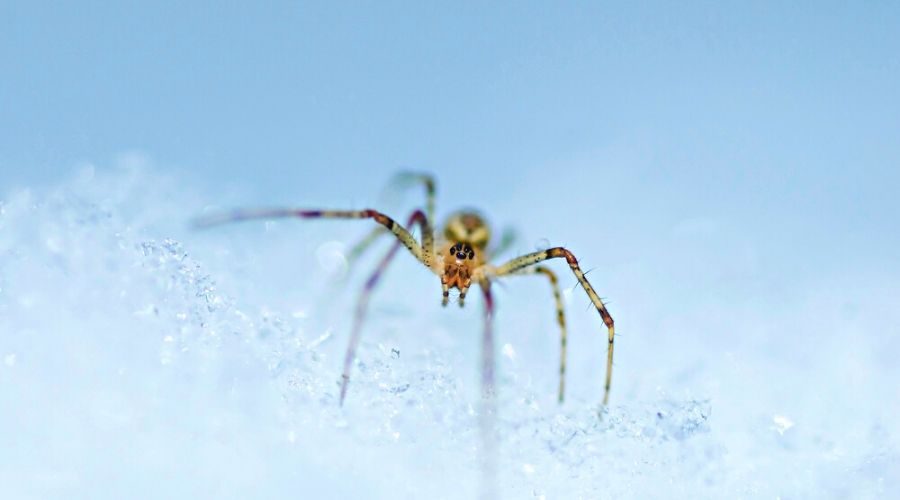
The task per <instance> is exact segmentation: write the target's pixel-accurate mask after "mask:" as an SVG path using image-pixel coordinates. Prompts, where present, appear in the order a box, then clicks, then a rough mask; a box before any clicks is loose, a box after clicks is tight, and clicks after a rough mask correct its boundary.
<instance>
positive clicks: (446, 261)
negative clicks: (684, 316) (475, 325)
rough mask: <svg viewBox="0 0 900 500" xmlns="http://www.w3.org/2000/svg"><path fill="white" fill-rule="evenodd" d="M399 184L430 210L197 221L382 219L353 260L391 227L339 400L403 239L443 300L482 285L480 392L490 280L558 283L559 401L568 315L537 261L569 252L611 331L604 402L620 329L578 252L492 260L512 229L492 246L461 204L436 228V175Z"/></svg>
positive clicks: (490, 311)
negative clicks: (420, 196)
mask: <svg viewBox="0 0 900 500" xmlns="http://www.w3.org/2000/svg"><path fill="white" fill-rule="evenodd" d="M395 182H396V183H398V184H406V185H409V184H413V183H414V184H421V185H422V186H423V187H424V188H425V194H426V205H425V211H424V212H423V211H422V210H421V209H417V210H415V211H413V212H412V214H410V216H409V218H408V219H407V223H406V226H403V225H401V224H399V223H397V222H396V221H395V220H394V219H392V218H391V217H389V216H387V215H385V214H384V213H382V212H380V211H378V210H373V209H365V210H311V209H293V208H263V209H244V210H236V211H232V212H228V213H222V214H216V215H212V216H207V217H203V218H200V219H197V220H195V227H201V228H202V227H209V226H213V225H218V224H224V223H230V222H237V221H243V220H249V219H273V218H300V219H371V220H373V221H374V222H375V223H377V224H379V226H376V227H375V228H374V229H373V231H372V232H371V233H370V234H369V235H368V236H367V237H366V238H364V239H363V240H362V241H360V243H358V244H357V245H356V246H354V247H353V249H352V250H351V252H350V254H349V260H354V259H356V258H357V257H359V256H360V255H361V254H362V253H363V252H364V251H365V250H366V249H367V248H368V247H369V246H370V245H371V244H372V243H373V242H374V241H376V240H377V239H378V237H380V236H381V235H384V234H391V235H393V236H394V237H395V238H396V242H395V243H394V245H393V246H392V247H391V249H390V250H389V251H388V252H387V253H386V254H385V255H384V257H383V258H382V259H381V261H380V262H379V264H378V266H377V267H376V269H375V270H374V272H373V273H372V274H371V275H370V276H369V278H368V280H366V282H365V285H364V286H363V289H362V291H361V292H360V296H359V299H358V300H357V304H356V310H355V314H354V319H353V326H352V331H351V335H350V343H349V345H348V346H347V351H346V355H345V357H344V367H343V372H342V375H341V392H340V404H341V405H343V403H344V399H345V397H346V395H347V386H348V384H349V382H350V369H351V367H352V365H353V360H354V358H355V355H356V349H357V346H358V345H359V340H360V333H361V327H362V323H363V320H364V318H365V315H366V310H367V308H368V303H369V299H370V298H371V295H372V292H373V290H374V289H375V286H376V285H377V283H378V281H379V279H380V278H381V275H382V274H383V273H384V271H385V269H387V267H388V265H389V264H390V262H391V261H392V260H393V258H394V256H395V255H396V253H397V251H398V249H399V248H400V246H401V245H402V246H405V247H406V249H407V250H408V251H409V253H410V254H411V255H412V256H413V257H415V259H416V260H418V261H419V262H420V263H421V264H422V265H423V266H424V267H425V268H426V269H428V270H430V271H431V272H433V273H434V274H435V275H437V276H438V277H439V278H440V280H441V289H442V293H443V297H442V305H444V306H446V305H447V304H448V302H449V300H450V290H451V289H453V288H456V289H458V290H459V301H458V303H459V306H460V307H463V306H464V305H465V299H466V295H467V293H468V291H469V288H470V287H471V286H472V284H477V285H478V286H479V288H480V289H481V293H482V296H483V297H484V334H483V337H482V392H483V395H485V396H489V395H491V394H492V393H493V390H494V340H493V330H492V320H493V316H494V298H493V295H492V293H491V282H492V281H494V280H497V279H501V278H506V277H512V276H522V275H533V274H541V275H544V276H545V277H547V279H548V280H549V282H550V286H551V288H552V290H553V297H554V300H555V302H556V318H557V322H558V323H559V330H560V344H561V348H560V365H559V390H558V400H559V402H560V403H562V402H563V399H564V394H565V374H566V319H565V312H564V309H563V301H562V296H561V294H560V289H559V280H558V279H557V276H556V273H554V272H553V271H552V270H550V269H549V268H547V267H544V266H540V265H537V264H539V263H541V262H543V261H546V260H550V259H565V260H566V263H568V265H569V268H570V269H571V270H572V273H574V274H575V278H576V279H577V280H578V283H579V284H580V285H581V288H582V289H584V291H585V292H586V293H587V296H588V298H590V300H591V302H592V303H593V305H594V307H595V308H596V309H597V312H598V313H599V314H600V318H601V319H602V320H603V323H604V324H605V325H606V328H607V330H608V333H609V337H608V340H609V348H608V350H607V356H606V382H605V384H604V386H603V405H604V406H605V405H606V404H607V402H608V401H609V390H610V384H611V381H612V362H613V339H614V337H615V328H614V326H613V319H612V316H610V314H609V312H608V311H607V310H606V306H605V305H604V303H603V301H602V300H601V299H600V296H599V295H597V292H595V291H594V288H593V287H592V286H591V284H590V283H589V282H588V280H587V278H586V277H585V275H584V272H582V270H581V268H580V267H579V266H578V260H577V259H576V258H575V255H573V254H572V252H570V251H569V250H568V249H566V248H563V247H553V248H549V249H547V250H541V251H538V252H533V253H529V254H525V255H521V256H519V257H516V258H513V259H510V260H508V261H506V262H504V263H502V264H500V265H492V264H490V263H489V262H490V260H491V259H492V258H493V257H494V256H496V255H497V254H500V253H502V252H503V251H504V250H505V249H506V248H507V247H508V246H509V245H510V243H511V242H512V235H511V234H510V233H506V234H505V235H504V237H503V238H502V241H501V242H500V244H499V245H497V246H496V247H494V248H489V246H488V245H489V243H490V239H491V230H490V228H489V226H488V225H487V223H486V221H485V219H484V217H482V215H481V214H479V213H478V212H476V211H474V210H461V211H458V212H455V213H453V214H451V215H450V216H449V217H448V219H447V221H446V223H445V224H444V227H443V231H442V232H441V233H440V234H435V232H434V228H435V226H434V205H435V201H434V200H435V182H434V178H433V177H432V176H430V175H428V174H422V173H410V172H407V173H402V174H399V175H398V176H397V178H396V179H395ZM415 227H418V228H419V231H420V233H421V242H419V241H416V239H415V237H413V235H412V231H413V230H414V229H415Z"/></svg>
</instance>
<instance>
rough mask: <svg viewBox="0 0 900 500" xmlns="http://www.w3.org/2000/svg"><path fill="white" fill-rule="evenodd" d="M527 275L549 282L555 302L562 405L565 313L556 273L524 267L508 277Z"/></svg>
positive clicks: (564, 381)
mask: <svg viewBox="0 0 900 500" xmlns="http://www.w3.org/2000/svg"><path fill="white" fill-rule="evenodd" d="M528 274H543V275H544V276H546V277H547V279H548V280H549V281H550V287H551V288H552V289H553V300H554V301H555V302H556V321H557V323H559V341H560V348H559V402H560V403H562V402H563V398H564V396H565V391H566V313H565V309H564V308H563V300H562V293H560V290H559V280H558V279H557V278H556V273H554V272H553V271H551V270H550V269H548V268H546V267H543V266H536V267H526V268H525V269H520V270H518V271H515V272H512V273H509V275H510V276H521V275H528Z"/></svg>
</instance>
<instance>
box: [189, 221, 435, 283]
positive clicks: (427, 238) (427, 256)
mask: <svg viewBox="0 0 900 500" xmlns="http://www.w3.org/2000/svg"><path fill="white" fill-rule="evenodd" d="M278 218H297V219H372V220H374V221H375V222H376V223H378V224H380V225H381V226H384V227H385V228H387V230H388V231H390V232H391V233H392V234H393V235H394V237H395V238H397V240H399V241H400V242H401V243H402V244H403V245H404V246H405V247H406V248H407V249H408V250H409V252H410V253H411V254H412V255H413V257H415V258H416V259H417V260H418V261H419V262H421V263H422V265H424V266H425V267H427V268H428V269H430V270H431V271H432V272H435V273H437V271H435V270H434V269H433V267H432V264H433V262H434V235H433V234H432V231H431V230H430V228H428V230H423V234H422V245H419V243H418V242H416V239H415V238H413V236H412V234H410V233H409V231H408V230H407V229H406V228H405V227H403V226H402V225H400V224H397V222H395V221H394V219H392V218H390V217H388V216H387V215H385V214H383V213H381V212H379V211H378V210H372V209H366V210H305V209H292V208H263V209H249V210H237V211H233V212H228V213H224V214H217V215H212V216H209V217H203V218H200V219H196V220H194V222H193V226H194V227H195V228H206V227H210V226H216V225H219V224H226V223H231V222H239V221H245V220H254V219H278Z"/></svg>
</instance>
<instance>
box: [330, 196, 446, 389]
mask: <svg viewBox="0 0 900 500" xmlns="http://www.w3.org/2000/svg"><path fill="white" fill-rule="evenodd" d="M416 224H418V225H419V227H420V228H421V230H422V232H423V233H425V232H426V231H427V230H428V222H427V220H426V218H425V214H424V213H423V212H422V211H421V210H416V211H415V212H413V214H412V215H411V216H410V217H409V221H408V222H407V224H406V225H407V226H409V227H410V228H412V227H413V226H414V225H416ZM400 245H401V242H399V241H397V242H395V243H394V244H393V245H392V246H391V249H390V250H388V252H387V253H386V254H385V255H384V257H382V259H381V261H380V262H379V263H378V267H376V268H375V271H374V272H372V275H371V276H369V279H367V280H366V284H365V285H364V286H363V289H362V291H361V292H360V294H359V298H358V299H357V302H356V311H355V313H354V315H353V327H352V330H351V333H350V342H349V344H348V345H347V352H346V354H345V356H344V370H343V372H342V373H341V399H340V404H341V405H343V404H344V398H345V397H346V396H347V385H348V384H349V383H350V369H351V368H352V366H353V359H354V358H355V357H356V349H357V347H358V346H359V340H360V337H361V335H362V323H363V320H365V317H366V311H367V310H368V306H369V299H370V298H371V296H372V293H373V292H374V291H375V287H376V285H378V281H379V280H380V279H381V276H382V274H384V271H385V270H387V268H388V265H390V263H391V261H392V260H393V259H394V257H395V256H396V255H397V251H398V250H399V249H400Z"/></svg>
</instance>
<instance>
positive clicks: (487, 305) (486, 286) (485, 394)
mask: <svg viewBox="0 0 900 500" xmlns="http://www.w3.org/2000/svg"><path fill="white" fill-rule="evenodd" d="M479 285H480V286H481V291H482V292H483V295H484V334H483V336H482V345H481V411H480V412H479V415H478V423H479V429H480V433H481V442H482V450H481V455H482V456H481V461H482V468H481V470H482V473H481V476H482V477H481V482H482V484H481V498H497V497H498V495H497V491H496V489H497V485H496V478H497V434H496V430H495V425H494V424H495V420H496V415H497V408H496V406H497V396H496V388H495V385H494V331H493V321H494V297H493V295H492V294H491V289H490V282H489V281H488V280H487V279H484V280H481V281H479Z"/></svg>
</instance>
